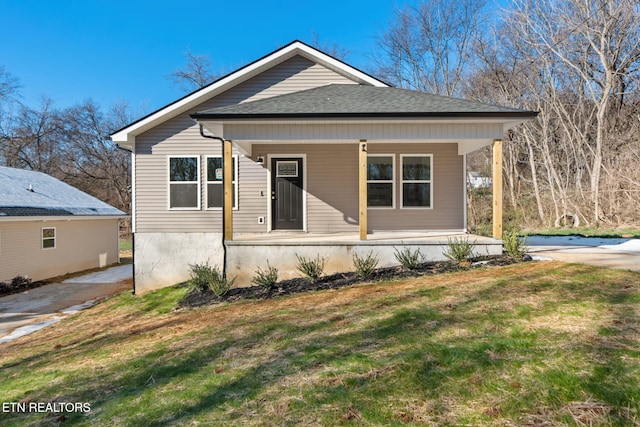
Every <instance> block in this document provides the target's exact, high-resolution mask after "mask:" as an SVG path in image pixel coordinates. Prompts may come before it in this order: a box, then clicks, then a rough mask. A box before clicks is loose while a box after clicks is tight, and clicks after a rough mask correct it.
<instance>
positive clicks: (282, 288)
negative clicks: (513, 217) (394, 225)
mask: <svg viewBox="0 0 640 427" xmlns="http://www.w3.org/2000/svg"><path fill="white" fill-rule="evenodd" d="M525 260H526V261H528V260H531V258H530V257H525ZM471 261H472V262H471V265H470V266H469V267H462V266H460V265H458V264H456V263H454V262H451V261H443V262H426V263H423V264H421V265H420V267H419V268H417V269H415V270H406V269H404V268H403V267H401V266H398V267H386V268H378V269H377V270H375V272H374V273H373V274H371V276H369V277H367V278H361V277H358V276H357V275H356V274H355V273H353V272H349V273H336V274H332V275H331V276H324V277H321V278H319V279H318V280H315V281H310V280H308V279H306V278H294V279H289V280H283V281H281V282H278V283H277V284H276V285H275V286H274V287H273V288H272V289H267V288H265V287H263V286H257V285H256V286H248V287H242V288H233V289H231V290H229V292H228V293H226V294H225V295H223V296H221V297H217V296H216V295H215V294H214V293H213V292H212V291H211V290H209V289H207V290H205V291H202V292H200V291H193V292H190V293H189V294H187V295H186V296H185V297H184V298H183V299H182V300H180V302H179V303H178V306H177V309H180V308H188V307H200V306H203V305H211V304H219V303H222V302H234V301H239V300H243V299H267V298H272V297H276V296H281V295H290V294H296V293H300V292H309V291H319V290H325V289H338V288H342V287H345V286H349V285H353V284H356V283H360V282H379V281H384V280H393V279H402V278H406V277H419V276H427V275H433V274H442V273H447V272H453V271H464V270H468V269H470V268H478V267H486V266H503V265H511V264H515V263H518V262H522V261H519V260H516V259H514V258H511V257H507V256H498V257H483V258H477V259H473V260H471Z"/></svg>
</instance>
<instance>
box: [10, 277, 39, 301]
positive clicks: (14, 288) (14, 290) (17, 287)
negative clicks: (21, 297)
mask: <svg viewBox="0 0 640 427" xmlns="http://www.w3.org/2000/svg"><path fill="white" fill-rule="evenodd" d="M48 283H49V282H48V281H46V280H40V281H38V282H32V281H31V280H30V279H25V278H24V277H15V278H14V279H13V280H12V281H11V282H6V283H5V282H0V297H3V296H5V295H11V294H18V293H20V292H24V291H28V290H29V289H35V288H39V287H40V286H43V285H46V284H48Z"/></svg>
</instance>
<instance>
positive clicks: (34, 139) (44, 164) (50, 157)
mask: <svg viewBox="0 0 640 427" xmlns="http://www.w3.org/2000/svg"><path fill="white" fill-rule="evenodd" d="M8 126H9V129H6V130H5V132H6V134H5V135H4V136H3V140H4V143H3V147H2V157H3V160H4V162H5V165H6V166H10V167H17V168H22V169H30V170H35V171H40V172H44V173H47V174H50V175H54V176H57V175H58V174H57V172H58V171H59V166H60V164H61V163H63V162H64V160H63V157H62V155H61V149H60V143H59V141H60V130H61V122H60V113H59V111H58V110H56V109H55V108H54V107H53V101H51V100H50V99H48V98H43V99H42V101H41V105H40V108H39V109H37V110H35V109H31V108H28V107H26V106H20V109H19V112H18V113H17V115H16V116H15V117H13V120H12V122H11V123H9V125H8Z"/></svg>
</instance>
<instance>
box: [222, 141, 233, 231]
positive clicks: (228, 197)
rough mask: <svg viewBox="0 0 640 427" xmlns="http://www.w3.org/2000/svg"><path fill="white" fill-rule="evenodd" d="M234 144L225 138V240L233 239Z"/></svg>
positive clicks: (223, 171)
mask: <svg viewBox="0 0 640 427" xmlns="http://www.w3.org/2000/svg"><path fill="white" fill-rule="evenodd" d="M232 150H233V144H232V142H231V141H230V140H228V139H225V140H224V150H223V151H224V153H223V164H224V168H223V170H222V173H223V174H224V176H223V182H224V212H223V215H224V240H233V156H232Z"/></svg>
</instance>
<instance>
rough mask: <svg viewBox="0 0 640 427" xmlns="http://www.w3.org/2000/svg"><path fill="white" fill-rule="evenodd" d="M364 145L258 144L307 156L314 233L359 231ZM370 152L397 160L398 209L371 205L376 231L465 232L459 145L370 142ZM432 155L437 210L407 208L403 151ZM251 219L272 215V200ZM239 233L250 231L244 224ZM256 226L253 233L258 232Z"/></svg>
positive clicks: (260, 147)
mask: <svg viewBox="0 0 640 427" xmlns="http://www.w3.org/2000/svg"><path fill="white" fill-rule="evenodd" d="M358 147H359V145H358V144H357V143H354V144H322V143H314V144H280V145H256V146H254V151H255V152H257V153H261V154H262V153H264V154H270V155H272V156H277V155H278V154H306V159H307V163H306V166H307V183H306V187H307V231H308V232H311V233H330V232H357V231H358V167H357V162H358ZM369 153H370V154H393V155H394V156H395V158H396V163H395V164H396V169H395V183H394V185H395V188H396V194H395V198H396V203H395V208H394V209H369V210H368V227H369V231H370V232H372V231H373V232H375V231H394V230H462V229H464V228H465V224H464V179H463V177H464V173H463V167H464V160H463V156H460V155H458V146H457V144H427V143H425V144H420V143H407V144H369ZM401 154H430V155H432V156H433V157H432V158H433V165H432V192H433V209H401V206H400V191H401V182H400V165H401V160H400V155H401ZM264 188H265V190H266V182H265V187H264ZM261 205H262V206H259V208H260V209H259V210H257V211H255V212H243V216H245V217H249V218H251V217H253V216H255V217H256V218H257V216H258V213H259V212H260V215H262V214H263V213H265V214H266V203H262V204H261ZM234 225H238V226H237V227H235V231H236V232H239V233H240V232H248V230H245V229H244V228H243V227H240V224H235V220H234ZM254 230H255V227H252V229H251V231H250V232H254Z"/></svg>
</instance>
